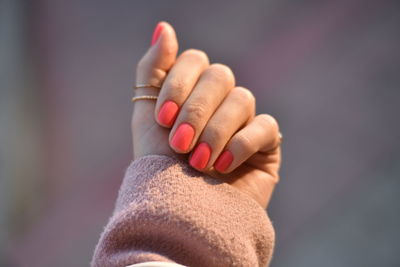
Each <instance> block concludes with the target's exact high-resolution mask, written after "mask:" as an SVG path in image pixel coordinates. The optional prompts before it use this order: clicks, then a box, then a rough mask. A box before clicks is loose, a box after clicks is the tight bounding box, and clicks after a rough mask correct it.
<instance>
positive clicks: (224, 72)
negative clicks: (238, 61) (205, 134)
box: [169, 64, 235, 153]
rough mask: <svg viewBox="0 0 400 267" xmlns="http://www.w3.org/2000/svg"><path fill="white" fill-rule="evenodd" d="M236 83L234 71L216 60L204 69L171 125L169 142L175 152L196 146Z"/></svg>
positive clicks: (185, 151) (187, 150)
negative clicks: (208, 122)
mask: <svg viewBox="0 0 400 267" xmlns="http://www.w3.org/2000/svg"><path fill="white" fill-rule="evenodd" d="M234 84H235V78H234V76H233V73H232V71H231V69H230V68H228V67H227V66H225V65H222V64H212V65H211V66H209V67H208V68H207V69H206V70H205V71H204V72H203V73H202V75H201V77H200V79H199V81H198V83H197V84H196V86H195V88H194V89H193V91H192V92H191V94H190V96H189V97H188V99H186V101H185V103H184V104H183V106H182V108H181V110H180V112H179V114H178V117H177V118H176V121H175V123H174V126H173V127H172V129H171V132H170V135H169V143H170V146H171V148H172V149H173V150H175V152H178V153H187V152H189V151H190V150H192V148H193V146H194V144H195V143H196V141H197V139H198V137H199V136H200V134H201V132H202V131H203V129H204V127H205V125H206V123H207V121H208V120H209V119H210V117H211V115H212V114H213V113H214V111H215V110H216V109H217V107H218V106H219V105H220V103H221V102H222V101H223V99H224V98H225V96H226V95H227V94H228V92H229V91H230V90H232V88H233V87H234Z"/></svg>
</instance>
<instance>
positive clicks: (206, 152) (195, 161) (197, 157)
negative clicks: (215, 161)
mask: <svg viewBox="0 0 400 267" xmlns="http://www.w3.org/2000/svg"><path fill="white" fill-rule="evenodd" d="M210 155H211V147H210V146H209V145H208V144H207V143H205V142H202V143H200V144H199V145H198V146H197V147H196V149H195V150H194V153H193V155H192V156H191V158H190V160H189V163H190V165H192V166H193V167H195V168H197V169H204V168H205V167H206V166H207V163H208V160H209V159H210Z"/></svg>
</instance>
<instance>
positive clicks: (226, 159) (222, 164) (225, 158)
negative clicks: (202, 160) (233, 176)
mask: <svg viewBox="0 0 400 267" xmlns="http://www.w3.org/2000/svg"><path fill="white" fill-rule="evenodd" d="M232 161H233V155H232V153H231V152H230V151H229V150H225V151H224V152H223V153H222V154H221V155H220V156H219V158H218V159H217V161H216V162H215V164H214V168H215V169H216V170H217V171H219V172H223V171H225V170H226V169H227V168H228V167H229V165H231V163H232Z"/></svg>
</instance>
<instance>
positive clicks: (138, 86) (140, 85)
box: [133, 84, 161, 89]
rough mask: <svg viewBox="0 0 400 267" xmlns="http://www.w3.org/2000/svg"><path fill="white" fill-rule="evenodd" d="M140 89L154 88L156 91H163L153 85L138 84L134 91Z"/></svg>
mask: <svg viewBox="0 0 400 267" xmlns="http://www.w3.org/2000/svg"><path fill="white" fill-rule="evenodd" d="M139 88H154V89H161V87H159V86H155V85H151V84H137V85H135V86H134V87H133V89H139Z"/></svg>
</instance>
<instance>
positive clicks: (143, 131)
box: [131, 22, 178, 157]
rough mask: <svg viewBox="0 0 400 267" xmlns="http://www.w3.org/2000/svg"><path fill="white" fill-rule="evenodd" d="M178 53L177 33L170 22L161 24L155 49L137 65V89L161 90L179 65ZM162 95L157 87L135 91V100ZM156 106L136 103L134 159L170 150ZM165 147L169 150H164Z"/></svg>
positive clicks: (159, 24)
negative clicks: (171, 71) (176, 62)
mask: <svg viewBox="0 0 400 267" xmlns="http://www.w3.org/2000/svg"><path fill="white" fill-rule="evenodd" d="M177 53H178V41H177V39H176V35H175V30H174V29H173V28H172V26H171V25H170V24H168V23H167V22H160V23H158V24H157V27H156V28H155V30H154V33H153V38H152V41H151V46H150V48H149V49H148V50H147V52H146V54H145V55H144V56H143V57H142V59H141V60H140V61H139V64H138V65H137V70H136V85H152V86H155V87H160V88H161V85H162V83H163V82H164V79H165V77H166V76H167V73H168V71H169V70H170V69H171V67H172V66H173V65H174V63H175V61H176V55H177ZM159 91H160V89H157V88H154V87H146V88H138V89H135V96H142V95H158V94H159ZM155 106H156V101H155V100H149V99H145V100H138V101H135V102H134V111H133V116H132V124H131V127H132V133H133V150H134V151H133V152H134V157H137V156H140V155H145V154H151V153H152V154H157V153H160V152H162V153H164V154H165V153H167V152H168V151H169V150H170V149H169V147H168V131H167V129H164V128H163V127H161V126H158V124H157V122H156V120H155V118H154V110H155ZM154 125H156V127H154ZM149 129H151V130H150V131H149ZM163 140H164V141H163ZM157 141H158V142H159V143H158V142H157ZM164 143H165V147H163V146H164ZM153 145H154V147H153V148H152V146H153ZM157 149H158V150H157ZM159 150H160V151H159Z"/></svg>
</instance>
